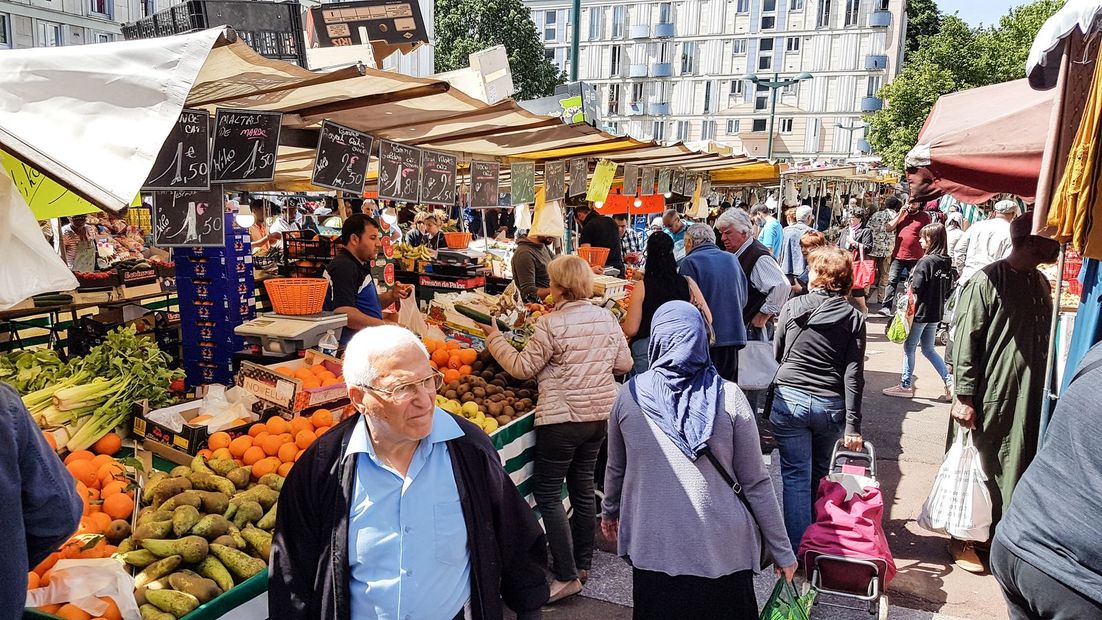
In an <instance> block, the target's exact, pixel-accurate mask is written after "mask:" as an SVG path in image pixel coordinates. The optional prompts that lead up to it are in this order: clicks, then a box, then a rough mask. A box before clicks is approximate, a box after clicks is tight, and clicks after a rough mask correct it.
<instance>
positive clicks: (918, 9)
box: [907, 0, 941, 56]
mask: <svg viewBox="0 0 1102 620" xmlns="http://www.w3.org/2000/svg"><path fill="white" fill-rule="evenodd" d="M940 29H941V11H939V10H938V8H937V1H936V0H910V2H908V3H907V56H910V55H911V54H912V53H913V52H915V51H917V50H918V46H919V43H920V42H921V41H922V39H923V38H925V37H930V36H933V35H935V34H937V31H938V30H940Z"/></svg>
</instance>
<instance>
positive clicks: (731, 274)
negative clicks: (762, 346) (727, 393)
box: [679, 224, 747, 383]
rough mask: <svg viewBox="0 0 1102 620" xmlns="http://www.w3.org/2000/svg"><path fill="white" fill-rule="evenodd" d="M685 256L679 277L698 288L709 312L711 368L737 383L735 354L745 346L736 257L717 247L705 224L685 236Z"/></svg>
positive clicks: (742, 283)
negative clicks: (711, 333)
mask: <svg viewBox="0 0 1102 620" xmlns="http://www.w3.org/2000/svg"><path fill="white" fill-rule="evenodd" d="M685 249H686V251H687V254H686V255H685V259H684V260H682V261H681V268H680V270H679V271H680V273H681V275H683V276H687V277H689V278H692V279H693V281H694V282H696V284H697V286H699V287H700V292H701V294H703V295H704V301H706V302H708V308H709V309H710V310H711V311H712V330H713V331H714V332H715V337H716V341H715V343H714V344H713V345H712V350H711V353H712V364H713V365H714V366H715V367H716V371H718V372H719V376H721V377H723V378H724V379H726V380H728V381H734V382H736V383H737V382H738V352H739V350H740V349H742V348H743V347H744V346H746V324H745V323H744V322H743V320H742V312H743V307H744V306H745V305H746V296H747V290H746V274H745V272H743V270H742V266H741V265H740V264H739V262H738V257H737V256H735V255H734V254H732V253H730V252H725V251H724V250H721V249H720V248H719V247H717V246H716V235H715V232H713V231H712V228H711V227H710V226H708V225H706V224H693V225H692V226H689V227H688V231H687V233H686V234H685Z"/></svg>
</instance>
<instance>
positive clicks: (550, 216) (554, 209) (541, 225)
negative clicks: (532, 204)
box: [528, 189, 566, 238]
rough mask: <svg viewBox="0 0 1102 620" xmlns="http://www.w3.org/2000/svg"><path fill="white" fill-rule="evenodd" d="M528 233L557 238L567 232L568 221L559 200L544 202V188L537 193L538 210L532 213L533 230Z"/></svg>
mask: <svg viewBox="0 0 1102 620" xmlns="http://www.w3.org/2000/svg"><path fill="white" fill-rule="evenodd" d="M528 234H529V235H533V236H537V237H556V238H561V237H562V236H563V235H565V234H566V222H565V220H563V217H562V207H561V206H560V205H559V201H557V200H554V201H551V202H544V201H543V190H542V189H541V190H539V192H538V193H537V194H536V210H535V213H533V214H532V230H530V231H529V233H528Z"/></svg>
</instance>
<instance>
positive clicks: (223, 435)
mask: <svg viewBox="0 0 1102 620" xmlns="http://www.w3.org/2000/svg"><path fill="white" fill-rule="evenodd" d="M231 441H233V438H232V437H230V434H229V433H227V432H225V431H218V432H217V433H211V435H210V437H208V438H207V447H208V448H210V449H211V450H217V449H219V448H228V447H230V442H231Z"/></svg>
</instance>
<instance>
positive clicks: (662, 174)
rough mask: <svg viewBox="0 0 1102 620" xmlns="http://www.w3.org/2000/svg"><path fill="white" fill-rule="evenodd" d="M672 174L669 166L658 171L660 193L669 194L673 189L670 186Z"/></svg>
mask: <svg viewBox="0 0 1102 620" xmlns="http://www.w3.org/2000/svg"><path fill="white" fill-rule="evenodd" d="M671 176H672V174H671V171H670V169H669V168H663V169H662V170H660V171H659V172H658V193H659V194H669V193H671V191H672V188H671V187H670V177H671Z"/></svg>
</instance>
